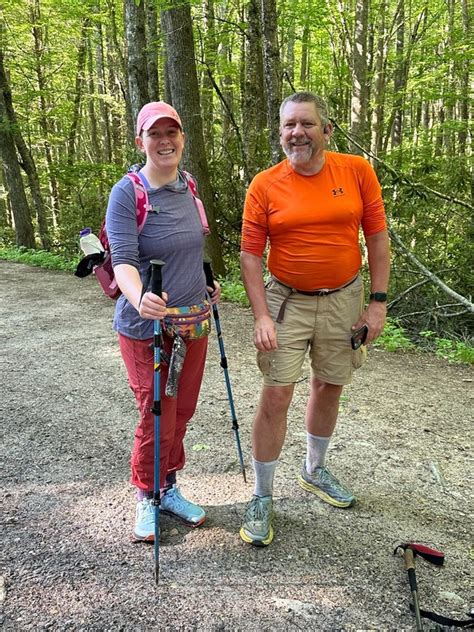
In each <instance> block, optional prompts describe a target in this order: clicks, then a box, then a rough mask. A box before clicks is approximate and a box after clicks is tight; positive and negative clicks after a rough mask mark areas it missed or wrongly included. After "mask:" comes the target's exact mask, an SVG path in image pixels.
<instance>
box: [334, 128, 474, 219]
mask: <svg viewBox="0 0 474 632" xmlns="http://www.w3.org/2000/svg"><path fill="white" fill-rule="evenodd" d="M331 123H332V124H333V125H334V127H335V128H336V129H337V130H338V131H339V132H341V134H342V135H343V136H345V137H346V138H347V139H348V140H349V141H350V142H351V143H354V145H356V147H358V148H359V149H361V150H362V151H363V152H364V154H365V155H366V156H370V158H373V159H374V160H376V161H377V162H379V163H380V164H381V165H382V166H383V167H385V169H386V170H387V171H388V172H389V173H390V174H392V176H395V177H396V178H397V180H398V181H399V182H400V183H401V184H408V185H409V186H411V187H413V188H416V189H424V190H425V191H428V192H429V193H432V194H433V195H436V196H437V197H439V198H441V199H442V200H446V201H447V202H452V203H453V204H459V206H464V207H465V208H468V209H469V210H471V211H474V206H473V205H472V204H469V202H465V201H464V200H460V199H459V198H456V197H454V196H453V195H445V194H444V193H441V192H440V191H436V190H435V189H432V188H431V187H428V186H426V184H422V183H421V182H413V181H412V180H410V179H409V178H408V176H406V175H404V174H400V173H398V171H396V170H395V169H394V168H393V167H391V166H390V165H389V164H388V163H386V162H385V161H384V160H382V159H381V158H379V157H378V156H376V155H375V154H374V153H372V152H371V151H370V149H367V148H366V147H363V146H362V145H361V144H360V143H359V142H357V141H356V140H355V138H353V136H351V135H350V134H348V133H347V132H346V131H345V130H343V129H342V127H341V126H340V125H339V124H338V123H336V121H335V120H334V119H331Z"/></svg>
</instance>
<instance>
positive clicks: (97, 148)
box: [87, 41, 102, 163]
mask: <svg viewBox="0 0 474 632" xmlns="http://www.w3.org/2000/svg"><path fill="white" fill-rule="evenodd" d="M87 74H88V77H87V80H88V88H89V99H88V101H87V110H88V119H89V121H88V122H89V125H90V140H91V146H90V151H91V153H92V160H93V161H94V162H95V163H98V162H102V142H99V130H98V125H97V113H96V108H95V99H94V98H93V96H94V94H95V93H96V90H95V81H94V79H95V77H94V60H93V55H92V46H91V42H90V41H89V45H88V50H87Z"/></svg>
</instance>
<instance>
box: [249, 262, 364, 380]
mask: <svg viewBox="0 0 474 632" xmlns="http://www.w3.org/2000/svg"><path fill="white" fill-rule="evenodd" d="M265 288H266V296H267V303H268V307H269V310H270V315H271V317H272V318H273V320H274V322H275V327H276V333H277V342H278V349H276V350H275V351H267V352H262V351H258V352H257V364H258V367H259V369H260V371H261V372H262V374H263V381H264V384H265V385H267V386H285V385H289V384H295V383H296V382H298V381H299V380H300V378H301V375H302V368H303V363H304V360H305V356H306V352H307V351H309V359H310V362H311V369H312V374H313V376H314V377H316V378H318V379H320V380H322V381H323V382H327V383H329V384H336V385H340V386H343V385H344V384H349V383H350V382H351V380H352V373H353V371H354V369H358V368H359V367H361V366H362V364H363V363H364V361H365V357H366V348H365V346H362V347H360V348H359V349H357V350H356V351H354V350H353V349H352V347H351V327H352V325H354V324H355V323H356V322H357V320H358V318H359V316H360V314H361V313H362V311H363V309H364V287H363V283H362V278H361V277H360V275H359V276H358V277H357V278H356V280H355V281H354V282H353V283H351V284H350V285H348V286H347V287H345V288H343V289H341V290H339V291H338V292H333V293H332V294H328V295H326V296H306V295H304V294H299V293H298V292H292V293H291V294H290V290H289V288H287V287H285V286H284V285H282V284H281V283H279V282H278V281H277V280H276V279H274V278H272V279H270V281H268V283H267V284H266V286H265ZM287 297H288V300H287V303H286V307H285V312H284V317H283V321H282V322H281V323H277V322H276V318H277V315H278V313H279V311H280V308H281V305H282V303H283V301H284V300H285V298H287Z"/></svg>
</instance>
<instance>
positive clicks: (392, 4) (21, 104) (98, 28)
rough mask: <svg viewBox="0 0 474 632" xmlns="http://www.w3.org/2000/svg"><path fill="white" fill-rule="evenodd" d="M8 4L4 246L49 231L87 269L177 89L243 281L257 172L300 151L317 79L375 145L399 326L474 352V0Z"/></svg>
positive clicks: (2, 95) (48, 241) (4, 5)
mask: <svg viewBox="0 0 474 632" xmlns="http://www.w3.org/2000/svg"><path fill="white" fill-rule="evenodd" d="M0 10H1V19H0V84H1V86H0V87H1V90H0V157H1V159H2V169H1V170H0V257H4V258H12V257H13V258H14V257H20V255H21V253H22V252H23V253H30V254H31V251H32V249H34V250H36V251H38V252H37V254H38V253H39V255H40V257H39V258H40V260H41V257H43V260H46V259H47V258H48V257H49V258H50V260H51V257H54V258H55V259H54V260H55V261H56V262H57V261H61V262H64V261H66V262H69V263H67V264H66V267H69V268H70V269H73V267H74V265H75V262H76V261H77V258H78V234H79V231H80V230H81V229H82V228H84V227H85V226H90V227H92V229H93V230H94V231H95V232H96V231H98V229H99V227H100V224H101V221H102V218H103V216H104V213H105V208H106V205H107V198H108V193H109V191H110V188H111V186H112V185H113V184H114V182H115V181H117V180H118V179H119V178H120V177H121V176H122V175H123V173H124V172H125V171H126V169H127V167H128V166H129V165H130V164H133V163H134V162H138V161H139V160H140V157H139V156H138V155H137V153H136V152H135V149H134V129H133V120H134V118H135V117H136V114H137V112H138V110H139V109H140V107H141V106H142V105H143V104H144V103H146V102H148V101H152V100H160V99H163V100H166V101H168V102H169V103H172V104H173V105H174V106H175V107H176V109H177V110H178V111H179V112H180V114H181V115H182V119H183V125H184V129H185V132H186V135H187V146H186V150H185V155H184V161H183V162H184V166H185V168H186V169H188V170H189V171H190V172H191V173H193V174H194V176H195V177H196V179H197V181H198V184H199V190H200V195H201V197H202V199H203V201H204V203H205V206H206V210H207V213H208V217H209V220H210V224H211V228H212V237H211V238H210V244H209V247H210V253H211V256H212V263H213V268H214V272H215V274H216V276H219V277H221V278H224V279H227V288H228V293H229V295H231V294H232V293H233V297H234V298H235V296H236V294H238V292H237V291H236V290H235V287H236V284H235V281H236V280H237V278H238V251H239V233H240V224H241V214H242V208H243V201H244V197H245V191H246V188H247V186H248V184H249V182H250V181H251V179H252V177H253V176H254V175H255V173H257V172H258V171H259V170H261V169H264V168H266V167H268V166H269V165H271V164H273V163H275V162H277V161H278V160H280V159H281V157H282V154H281V149H280V145H279V138H278V107H279V103H280V101H281V99H282V98H283V97H284V96H286V95H288V94H290V93H292V92H294V91H296V90H311V91H314V92H317V93H319V94H320V95H321V96H323V97H324V98H325V99H326V100H327V102H328V104H329V109H330V113H331V117H332V119H333V121H334V124H335V134H334V137H333V140H332V149H334V150H337V151H341V152H351V153H358V154H362V155H364V156H365V157H366V158H367V159H369V160H370V161H371V162H372V164H373V166H374V168H375V169H376V170H377V173H378V176H379V178H380V180H381V182H382V186H383V191H384V199H385V203H386V208H387V215H388V219H389V227H390V235H391V238H392V248H393V270H392V277H391V284H390V300H389V315H390V316H391V319H392V320H391V323H389V327H392V328H393V327H395V329H392V338H393V336H394V333H393V332H394V331H396V336H398V337H399V344H406V345H409V344H411V343H410V342H409V341H408V339H404V338H402V337H400V332H401V331H403V330H402V329H400V328H401V327H403V328H404V329H405V330H406V331H408V332H409V334H410V336H411V338H412V340H413V339H418V340H420V339H425V340H428V341H429V340H436V341H437V342H438V348H439V345H440V341H441V340H444V343H443V344H444V345H445V346H446V345H448V347H449V351H450V352H452V354H455V353H458V355H461V356H462V354H464V353H465V352H466V353H467V355H466V357H468V356H469V357H471V359H472V338H471V336H472V313H473V311H474V306H473V304H472V301H471V297H472V293H473V283H472V282H473V277H472V262H473V240H472V236H473V227H472V220H473V213H472V212H473V208H474V207H473V196H474V180H473V173H472V126H471V124H472V107H471V104H472V102H471V101H470V97H471V93H470V87H471V85H472V57H473V56H472V53H473V48H472V31H471V28H472V15H470V13H469V7H468V0H278V1H277V0H202V1H200V2H197V1H196V2H182V1H180V0H166V1H161V0H120V1H118V0H2V2H1V4H0ZM30 260H31V259H30ZM58 265H59V264H58ZM394 323H396V325H394ZM448 339H449V340H448ZM461 359H462V358H461Z"/></svg>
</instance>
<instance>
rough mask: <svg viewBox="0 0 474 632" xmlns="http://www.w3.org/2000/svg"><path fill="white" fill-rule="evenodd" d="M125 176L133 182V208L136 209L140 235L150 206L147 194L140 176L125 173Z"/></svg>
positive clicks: (133, 173)
mask: <svg viewBox="0 0 474 632" xmlns="http://www.w3.org/2000/svg"><path fill="white" fill-rule="evenodd" d="M127 176H128V177H129V178H130V180H131V181H132V182H133V189H134V191H135V206H136V209H137V228H138V232H139V233H140V232H141V231H142V228H143V226H144V225H145V222H146V218H147V216H148V211H149V210H150V209H151V206H150V204H149V202H148V193H147V192H146V188H145V185H144V184H143V182H142V181H141V179H140V176H139V175H138V174H137V173H135V172H130V173H127Z"/></svg>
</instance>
